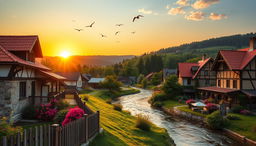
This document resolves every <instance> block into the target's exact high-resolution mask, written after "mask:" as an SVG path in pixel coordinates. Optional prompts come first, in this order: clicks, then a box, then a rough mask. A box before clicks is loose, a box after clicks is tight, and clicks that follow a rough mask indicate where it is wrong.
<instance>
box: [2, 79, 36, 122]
mask: <svg viewBox="0 0 256 146" xmlns="http://www.w3.org/2000/svg"><path fill="white" fill-rule="evenodd" d="M26 82H27V98H25V99H22V100H20V98H19V81H0V117H2V116H5V117H8V118H10V120H11V121H13V122H15V121H17V120H18V119H20V118H21V111H22V109H23V108H24V107H25V106H27V105H28V104H29V99H28V96H30V95H31V91H30V88H31V81H26Z"/></svg>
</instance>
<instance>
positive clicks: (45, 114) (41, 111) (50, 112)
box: [36, 104, 57, 121]
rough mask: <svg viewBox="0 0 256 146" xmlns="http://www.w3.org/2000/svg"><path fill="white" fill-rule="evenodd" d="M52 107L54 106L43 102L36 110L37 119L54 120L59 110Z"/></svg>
mask: <svg viewBox="0 0 256 146" xmlns="http://www.w3.org/2000/svg"><path fill="white" fill-rule="evenodd" d="M52 107H53V106H52V105H51V104H41V105H40V106H39V108H38V110H36V112H37V116H36V117H37V119H39V120H42V121H52V120H53V118H54V116H55V115H56V113H57V110H56V109H53V108H52Z"/></svg>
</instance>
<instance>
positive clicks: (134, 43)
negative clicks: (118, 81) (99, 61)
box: [0, 0, 256, 56]
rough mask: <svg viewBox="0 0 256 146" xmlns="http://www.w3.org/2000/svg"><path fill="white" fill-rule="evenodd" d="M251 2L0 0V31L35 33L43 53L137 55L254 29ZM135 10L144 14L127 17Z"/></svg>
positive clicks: (255, 3)
mask: <svg viewBox="0 0 256 146" xmlns="http://www.w3.org/2000/svg"><path fill="white" fill-rule="evenodd" d="M255 6H256V0H0V35H38V36H39V39H40V43H41V47H42V50H43V54H44V55H45V56H58V55H60V54H62V53H63V51H66V52H69V53H70V54H71V55H141V54H143V53H148V52H152V51H156V50H159V49H161V48H167V47H171V46H177V45H180V44H184V43H189V42H193V41H200V40H205V39H209V38H213V37H220V36H227V35H234V34H240V33H249V32H256V31H255V29H256V27H255V26H256V19H255V14H256V9H255ZM137 15H143V16H144V17H141V18H140V19H136V20H135V22H132V19H133V17H134V16H137ZM94 21H95V24H94V25H93V27H92V28H88V27H85V26H87V25H90V24H91V23H92V22H94ZM116 24H124V25H123V26H120V27H118V26H116ZM75 29H83V30H82V31H77V30H75ZM117 31H120V33H118V34H117V35H115V32H117ZM131 32H136V33H134V34H132V33H131ZM100 34H104V35H106V36H107V37H105V38H102V37H101V35H100Z"/></svg>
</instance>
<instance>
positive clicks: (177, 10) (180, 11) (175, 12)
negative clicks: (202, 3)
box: [168, 7, 186, 15]
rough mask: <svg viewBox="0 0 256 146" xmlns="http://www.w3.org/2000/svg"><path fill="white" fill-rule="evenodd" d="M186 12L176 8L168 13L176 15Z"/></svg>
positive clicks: (181, 8)
mask: <svg viewBox="0 0 256 146" xmlns="http://www.w3.org/2000/svg"><path fill="white" fill-rule="evenodd" d="M185 13H186V12H185V11H184V9H183V7H177V8H171V9H170V10H169V11H168V14H169V15H177V14H185Z"/></svg>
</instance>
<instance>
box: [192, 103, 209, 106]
mask: <svg viewBox="0 0 256 146" xmlns="http://www.w3.org/2000/svg"><path fill="white" fill-rule="evenodd" d="M192 105H193V106H198V107H199V106H206V105H205V104H204V103H202V102H196V103H192Z"/></svg>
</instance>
